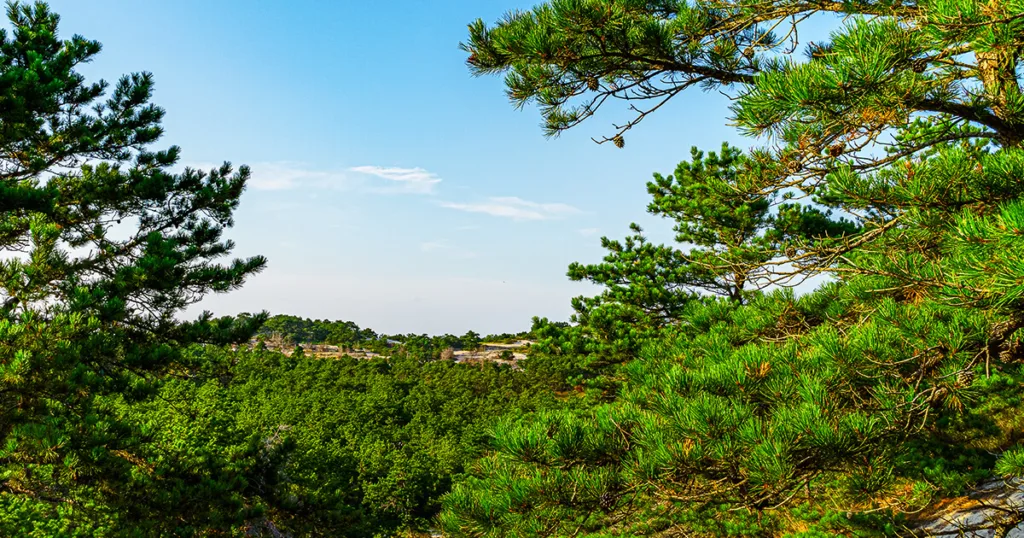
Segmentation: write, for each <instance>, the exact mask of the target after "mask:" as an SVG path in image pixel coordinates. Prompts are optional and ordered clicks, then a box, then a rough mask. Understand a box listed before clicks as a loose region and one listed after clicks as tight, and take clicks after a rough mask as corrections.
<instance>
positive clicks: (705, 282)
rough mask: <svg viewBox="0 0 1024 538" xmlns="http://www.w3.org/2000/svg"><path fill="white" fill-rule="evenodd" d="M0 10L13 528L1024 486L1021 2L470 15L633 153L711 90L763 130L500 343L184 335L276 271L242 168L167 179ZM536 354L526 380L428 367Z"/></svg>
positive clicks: (780, 510) (833, 523)
mask: <svg viewBox="0 0 1024 538" xmlns="http://www.w3.org/2000/svg"><path fill="white" fill-rule="evenodd" d="M7 16H8V19H9V21H10V28H11V29H10V30H5V31H2V32H0V437H2V439H0V535H4V536H38V537H44V536H46V537H49V536H82V537H85V536H90V537H91V536H111V537H118V536H132V537H136V536H273V537H281V536H352V537H378V536H396V535H416V534H424V533H429V532H431V531H432V529H441V531H442V532H443V533H444V536H448V537H459V536H466V537H510V536H523V537H527V536H529V537H533V536H552V537H556V536H573V537H591V538H598V537H601V538H604V537H612V536H661V537H668V536H697V537H703V536H708V537H711V536H803V537H817V536H837V535H839V536H921V535H927V533H926V532H925V531H924V530H922V524H923V523H924V522H926V521H927V519H928V518H929V517H932V518H934V514H935V513H936V510H937V509H938V508H941V507H942V506H943V505H945V504H956V503H951V502H950V501H949V499H951V498H954V497H958V496H962V495H964V494H965V493H967V492H969V491H971V489H972V488H974V487H976V486H977V485H978V484H980V483H982V482H985V481H989V480H992V479H1001V480H1004V481H1006V483H1007V484H1009V486H1011V487H1019V486H1020V484H1021V479H1022V478H1024V445H1022V444H1021V443H1022V439H1024V390H1022V389H1024V343H1022V342H1024V242H1021V240H1020V238H1021V236H1022V235H1024V198H1022V195H1024V190H1022V189H1024V187H1022V185H1024V182H1022V181H1021V178H1024V148H1021V144H1022V142H1024V94H1022V89H1021V74H1020V73H1021V71H1022V68H1024V65H1022V62H1024V3H1022V2H1021V0H985V1H978V0H936V1H929V2H894V1H862V0H850V1H844V2H830V1H813V2H807V1H804V0H780V1H778V2H761V1H759V0H699V1H688V2H684V1H677V0H655V1H649V0H648V1H639V0H549V1H547V2H545V3H542V4H540V5H539V6H537V7H536V8H534V9H532V10H529V11H519V12H514V13H510V14H509V15H508V16H506V17H505V18H503V19H502V20H500V21H498V22H497V23H495V24H493V25H488V24H486V23H484V22H482V21H477V22H475V23H472V24H470V26H469V37H468V40H467V41H466V43H464V44H463V45H462V46H463V49H464V50H465V51H466V53H467V54H468V55H469V56H468V65H469V67H470V69H471V71H472V72H473V73H476V74H481V75H487V74H502V75H504V77H505V84H506V86H507V90H508V94H509V96H510V98H511V99H512V101H513V103H514V104H516V105H519V106H522V105H525V104H533V105H537V108H538V109H539V111H540V113H541V114H542V117H543V118H544V122H545V124H544V125H545V132H546V133H547V134H549V135H553V134H557V133H559V132H562V131H564V130H566V129H572V128H575V127H576V126H577V125H579V124H581V123H582V122H585V121H587V120H588V119H590V118H592V117H595V116H596V115H597V114H598V112H599V111H600V110H601V109H602V108H603V107H604V105H606V104H608V103H611V102H614V101H615V100H623V101H624V102H626V103H628V104H629V105H630V107H631V108H630V110H631V111H632V114H633V115H632V116H631V117H630V119H628V120H627V122H626V123H624V124H622V125H619V126H616V127H614V129H613V130H612V131H611V132H610V133H609V134H608V136H607V137H605V138H603V139H601V140H599V142H607V141H610V142H612V144H613V145H614V146H618V147H622V146H624V144H625V136H626V134H627V132H628V131H629V130H630V129H633V128H642V127H640V126H639V124H640V122H641V120H643V119H644V118H645V117H646V116H647V115H649V114H654V113H661V111H663V110H667V109H661V108H660V107H661V106H662V104H663V103H664V102H666V101H667V100H669V99H673V98H675V99H684V98H685V97H684V96H685V95H686V90H688V89H692V88H694V87H696V88H699V89H702V90H705V91H713V90H719V91H723V92H725V93H727V94H728V95H730V96H732V97H733V98H734V99H735V100H734V102H733V105H732V108H731V110H730V117H729V118H723V121H730V122H732V123H733V124H735V125H736V126H737V127H738V128H739V129H740V131H741V132H742V133H744V134H748V135H752V136H755V137H756V139H757V140H758V143H759V144H761V145H760V146H759V147H755V148H752V149H749V150H746V151H744V150H741V149H739V148H736V147H733V146H730V145H728V144H723V145H720V146H717V147H707V148H693V149H692V150H691V152H690V153H689V155H688V156H685V157H686V158H685V159H684V160H683V161H682V162H680V163H679V165H678V166H677V167H676V168H675V169H674V170H673V171H671V173H670V174H666V173H665V172H667V171H660V172H659V173H655V174H654V176H653V178H652V180H651V181H650V182H649V183H648V184H647V192H648V194H649V195H650V197H651V201H650V204H649V205H648V207H647V211H648V212H649V213H650V214H652V215H655V216H658V217H660V218H663V219H666V222H668V223H669V224H670V225H671V226H672V228H673V230H674V232H675V237H674V241H673V242H671V243H668V244H654V243H652V242H651V241H650V240H649V239H648V238H647V237H646V236H645V235H644V231H643V230H642V229H641V228H640V227H639V226H637V225H633V226H631V229H630V235H628V236H626V237H625V238H624V239H621V240H620V239H612V238H607V237H606V238H602V240H601V244H602V246H603V247H604V248H605V249H606V251H607V253H606V255H605V257H604V258H603V259H602V260H599V261H591V262H581V263H574V264H572V265H571V266H570V267H569V268H568V275H567V276H568V277H569V278H570V279H572V280H586V281H590V282H593V283H596V284H599V285H601V286H602V291H601V293H600V294H598V295H596V296H594V297H579V298H576V299H574V300H573V302H572V306H573V308H574V311H575V314H574V316H573V318H572V319H571V320H569V322H561V321H552V320H549V319H543V318H535V319H534V320H533V327H532V328H531V330H530V331H529V332H526V333H520V334H503V335H489V336H481V335H480V334H477V333H475V332H473V331H469V332H467V333H466V334H464V335H462V336H455V335H440V336H428V335H416V334H406V335H384V334H379V333H377V332H375V331H373V330H371V329H367V328H362V327H360V326H359V325H357V324H356V323H353V322H349V321H327V320H312V319H308V318H303V317H299V316H290V315H278V316H273V317H271V316H269V315H268V314H266V313H259V314H241V315H238V316H234V317H225V318H214V317H213V316H212V315H210V314H204V315H203V316H201V317H200V318H199V319H197V320H195V321H188V322H182V321H180V320H179V318H180V314H181V312H182V311H183V310H184V309H185V308H186V307H188V306H189V305H192V304H194V303H196V302H197V301H199V300H200V299H202V298H203V297H204V296H206V295H208V294H210V293H220V292H228V291H231V290H234V289H236V288H238V287H239V286H241V285H243V284H244V282H245V280H246V279H247V277H249V276H251V275H252V274H254V273H256V272H258V271H260V270H262V269H263V267H264V266H265V264H266V260H264V259H263V258H262V257H253V258H249V259H240V260H230V261H227V259H226V258H227V257H228V256H229V255H230V253H231V251H232V249H233V246H234V245H233V244H232V243H231V241H230V240H228V239H226V238H225V233H226V231H227V230H228V229H229V228H230V227H231V226H232V225H233V214H234V211H235V210H236V209H237V207H238V204H239V199H240V196H241V195H242V193H243V192H244V189H245V185H246V182H247V181H248V179H249V177H250V171H249V169H248V168H247V167H244V166H242V167H238V168H237V169H236V168H234V167H232V166H231V165H229V164H225V165H223V166H221V167H218V168H215V169H212V170H208V171H199V170H192V169H186V170H185V171H183V172H181V173H176V172H172V171H171V170H172V168H173V167H174V166H175V165H176V164H177V163H178V162H179V161H180V158H181V157H180V156H181V150H179V149H178V148H177V147H176V146H169V147H167V148H165V149H158V148H155V145H156V144H157V142H158V141H159V140H160V138H161V135H162V132H163V131H162V127H161V120H162V118H163V111H162V110H161V109H160V108H159V107H157V106H155V105H154V104H152V103H151V102H150V99H151V96H152V88H153V77H152V76H151V75H150V74H148V73H139V74H132V75H128V76H125V77H123V78H122V79H120V80H119V81H118V83H116V84H114V85H112V86H111V85H108V84H107V83H105V82H102V81H98V82H87V81H86V79H85V77H83V76H82V75H81V74H79V73H78V71H77V67H78V66H79V65H80V64H82V63H83V62H87V61H89V60H90V59H91V58H93V57H95V56H96V55H97V54H98V53H99V52H100V45H99V43H98V42H95V41H91V40H88V39H86V38H84V37H81V36H77V35H74V36H73V37H71V38H70V39H62V38H60V37H59V34H58V23H59V17H58V16H57V15H56V14H54V13H52V12H51V11H50V10H49V8H48V7H47V6H46V4H44V3H41V2H37V3H33V4H28V3H17V2H14V3H10V4H9V5H8V9H7ZM822 18H833V19H834V22H835V23H836V29H835V30H834V31H833V32H832V34H831V35H830V37H829V38H828V40H827V41H824V42H817V43H813V44H812V43H801V42H800V30H801V29H803V28H806V25H808V24H810V23H813V22H814V21H816V20H820V19H822ZM646 172H647V171H642V173H646ZM629 179H630V178H623V180H624V181H625V180H629ZM637 210H638V211H639V210H641V208H637ZM820 275H826V276H828V279H827V281H826V282H825V283H824V284H822V285H820V286H818V287H817V288H816V289H814V290H813V291H808V292H807V293H803V294H796V293H795V292H793V290H792V288H791V287H789V286H792V285H793V284H795V283H798V282H802V281H805V280H806V279H808V278H810V277H813V276H820ZM521 340H528V341H529V343H530V345H529V348H528V356H527V358H525V359H522V360H517V361H515V363H514V364H503V363H499V362H486V361H485V362H479V363H475V364H460V363H457V362H455V361H452V360H445V359H446V357H447V358H451V357H452V354H453V353H454V350H456V349H457V350H460V352H463V351H465V350H475V349H477V348H479V347H480V346H482V345H483V344H484V343H496V342H505V343H509V344H512V343H516V344H518V343H519V342H520V341H521ZM269 343H273V344H274V345H273V346H271V345H268V344H269ZM313 344H323V345H330V346H337V348H338V350H339V351H338V353H337V354H336V356H332V357H329V358H327V357H320V356H317V355H316V354H315V353H309V354H307V353H305V351H304V350H305V349H306V348H311V347H312V345H313ZM367 351H370V352H377V353H376V354H370V353H365V352H367ZM355 355H359V356H360V357H361V358H358V359H357V358H354V356H355ZM1002 508H1003V509H1002V510H997V511H993V512H991V513H990V516H991V517H987V518H982V519H981V520H979V521H974V522H973V523H972V525H973V526H974V527H975V528H974V529H963V531H964V532H967V531H971V530H980V529H985V530H986V531H988V532H990V533H991V535H994V536H1007V535H1008V533H1009V532H1010V531H1011V530H1012V529H1013V528H1015V527H1017V526H1018V525H1020V524H1021V523H1022V522H1024V510H1020V508H1019V507H1012V506H1010V507H1005V506H1004V507H1002Z"/></svg>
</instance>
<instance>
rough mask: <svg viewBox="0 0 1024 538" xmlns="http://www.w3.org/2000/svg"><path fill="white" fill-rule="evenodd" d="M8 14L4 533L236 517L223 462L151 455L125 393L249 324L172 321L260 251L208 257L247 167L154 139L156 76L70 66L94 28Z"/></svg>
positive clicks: (2, 66)
mask: <svg viewBox="0 0 1024 538" xmlns="http://www.w3.org/2000/svg"><path fill="white" fill-rule="evenodd" d="M7 17H8V19H9V21H10V23H11V26H12V30H11V31H0V102H3V103H4V105H3V106H2V107H0V258H2V261H0V447H2V448H0V506H2V507H3V508H4V510H3V512H4V516H3V517H2V518H0V525H2V526H0V534H4V535H12V536H13V535H37V536H50V535H60V534H62V533H64V534H67V535H96V534H101V533H103V532H110V533H114V532H122V531H124V532H127V531H128V530H131V529H140V530H138V532H139V533H143V532H144V529H153V528H164V529H175V528H182V529H186V528H192V526H193V525H200V526H205V525H206V524H207V523H211V522H216V524H218V525H219V524H227V522H231V521H235V520H236V519H237V518H239V517H244V510H242V509H241V508H242V507H241V506H240V505H239V502H238V499H237V498H236V497H234V496H231V495H218V494H216V492H217V491H218V489H217V488H221V487H230V484H231V483H232V482H233V481H234V480H235V478H234V476H233V475H232V473H234V472H235V470H237V469H236V468H235V467H232V468H230V469H228V468H225V469H218V468H209V467H206V466H204V465H202V462H199V464H197V465H185V464H179V463H169V464H168V467H162V466H161V465H159V464H158V462H154V461H152V460H149V459H147V458H148V455H147V453H146V450H145V449H144V445H145V442H146V441H145V439H146V438H148V437H149V435H150V432H149V431H147V427H146V425H145V424H143V423H140V422H137V421H135V420H133V419H132V418H131V417H129V416H126V415H125V414H124V413H123V412H122V405H128V404H131V403H133V402H140V401H143V402H144V401H147V400H148V399H149V398H150V397H152V396H153V395H154V394H155V393H156V392H157V391H158V390H159V385H160V381H161V380H162V379H165V378H166V377H167V376H169V375H187V372H188V371H189V369H190V368H191V366H190V365H189V364H188V360H187V358H186V357H184V356H183V350H184V349H185V348H186V347H188V346H190V345H193V344H197V343H207V344H216V345H220V344H226V343H231V342H238V341H245V340H247V339H248V338H249V337H250V336H251V334H252V333H253V332H254V331H255V330H256V328H257V327H258V326H259V324H260V323H262V322H263V321H264V319H265V316H264V315H257V316H248V317H240V318H235V319H231V318H225V319H220V320H214V319H212V318H211V317H210V316H209V315H208V314H207V315H204V316H202V317H201V318H200V319H198V320H196V321H194V322H187V323H180V322H178V321H176V317H177V316H178V315H179V314H180V313H181V311H182V309H183V308H185V307H186V306H189V305H191V304H193V303H195V302H197V301H198V300H199V299H201V298H202V297H203V296H204V295H206V294H208V293H211V292H226V291H230V290H232V289H235V288H237V287H239V286H240V285H241V284H242V283H243V282H244V281H245V279H246V277H247V276H249V275H251V274H252V273H254V272H256V271H259V270H260V269H261V268H262V267H263V266H264V263H265V260H264V259H263V258H261V257H254V258H250V259H246V260H234V261H231V262H228V263H227V264H221V263H219V260H221V259H222V258H224V257H225V256H227V255H228V254H229V253H230V252H231V250H232V247H233V245H232V243H231V242H230V241H228V240H225V239H224V238H223V234H224V231H225V230H226V229H227V228H229V227H230V226H231V225H232V224H233V221H232V214H233V212H234V210H235V209H236V208H237V206H238V200H239V197H240V196H241V194H242V192H243V190H244V188H245V184H246V181H247V180H248V178H249V169H248V168H246V167H240V168H239V169H238V170H237V171H236V170H235V169H233V168H232V167H231V166H230V165H229V164H224V165H223V166H221V167H220V168H217V169H214V170H211V171H209V172H202V171H198V170H191V169H186V170H185V171H184V172H182V173H172V172H170V169H171V168H172V167H174V165H175V164H177V163H178V161H179V156H180V150H179V149H178V148H177V147H173V146H172V147H170V148H168V149H165V150H153V149H150V147H151V145H152V144H153V143H154V142H156V141H157V140H158V139H159V138H160V136H161V134H162V132H163V131H162V128H161V126H160V122H161V119H162V118H163V111H162V110H161V109H160V108H158V107H156V106H155V105H153V104H151V103H150V102H149V99H150V96H151V94H152V91H153V78H152V76H150V75H149V74H148V73H140V74H132V75H129V76H125V77H123V78H121V79H120V80H119V81H118V83H117V84H115V85H114V86H113V87H112V88H110V87H108V84H107V83H105V82H103V81H99V82H95V83H88V82H86V80H85V78H84V77H83V76H82V75H81V74H79V73H78V72H77V71H76V68H77V66H78V65H80V64H82V63H85V62H88V61H90V60H91V59H93V58H94V57H95V56H96V54H97V53H98V52H99V50H100V45H99V43H97V42H95V41H90V40H87V39H85V38H83V37H81V36H77V35H76V36H73V37H72V38H71V39H68V40H61V39H59V38H58V35H57V30H58V17H57V15H55V14H54V13H52V12H50V11H49V9H48V8H47V6H46V5H45V4H43V3H36V4H32V5H28V4H21V3H16V2H15V3H9V4H8V7H7ZM108 90H109V92H108ZM237 466H238V468H243V467H245V464H243V463H238V464H237ZM164 470H167V472H168V473H169V475H161V474H159V473H161V472H163V471H164ZM154 473H157V474H154ZM201 480H208V481H207V482H205V483H204V485H203V487H200V488H196V487H195V486H196V484H197V483H199V481H201ZM179 486H180V487H179ZM176 499H193V500H195V501H196V503H194V504H193V503H181V504H179V503H178V502H177V501H176ZM200 500H202V501H200ZM193 510H195V511H193Z"/></svg>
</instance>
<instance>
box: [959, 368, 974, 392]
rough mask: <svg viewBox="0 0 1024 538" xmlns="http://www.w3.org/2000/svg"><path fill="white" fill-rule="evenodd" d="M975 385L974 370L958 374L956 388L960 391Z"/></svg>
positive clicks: (962, 371)
mask: <svg viewBox="0 0 1024 538" xmlns="http://www.w3.org/2000/svg"><path fill="white" fill-rule="evenodd" d="M972 383H974V370H973V369H968V370H961V371H960V372H959V373H958V374H956V387H957V388H959V389H962V388H966V387H969V386H971V384H972Z"/></svg>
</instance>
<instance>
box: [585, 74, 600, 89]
mask: <svg viewBox="0 0 1024 538" xmlns="http://www.w3.org/2000/svg"><path fill="white" fill-rule="evenodd" d="M600 87H601V86H600V85H598V83H597V78H596V77H587V88H589V89H590V91H592V92H596V91H597V90H598V89H599V88H600Z"/></svg>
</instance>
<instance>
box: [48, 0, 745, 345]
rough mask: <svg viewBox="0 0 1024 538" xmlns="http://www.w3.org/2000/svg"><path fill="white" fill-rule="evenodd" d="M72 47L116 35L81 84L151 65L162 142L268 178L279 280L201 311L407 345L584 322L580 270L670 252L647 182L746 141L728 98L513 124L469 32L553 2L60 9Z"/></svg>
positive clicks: (261, 218) (211, 301) (63, 1)
mask: <svg viewBox="0 0 1024 538" xmlns="http://www.w3.org/2000/svg"><path fill="white" fill-rule="evenodd" d="M50 5H51V8H52V9H53V10H54V11H56V12H57V13H59V14H60V15H61V17H62V33H63V35H65V36H70V35H71V34H74V33H77V34H81V35H83V36H85V37H88V38H90V39H96V40H99V41H100V42H101V43H103V46H104V50H103V52H102V53H101V54H100V55H99V57H98V58H97V59H96V60H95V61H94V62H93V63H91V64H89V65H87V66H85V67H84V68H83V69H82V71H83V72H84V73H85V74H86V75H87V76H88V77H102V78H106V79H108V80H116V78H117V77H118V76H120V75H121V74H124V73H129V72H137V71H150V72H152V73H153V74H154V76H155V79H156V84H157V86H156V92H155V97H154V101H155V102H156V103H157V104H158V105H160V106H162V107H164V108H165V109H166V111H167V116H166V120H165V127H166V136H165V138H164V139H163V141H162V142H163V143H164V144H166V145H170V144H176V145H179V146H181V147H182V149H183V155H184V160H185V161H186V164H190V165H194V166H203V167H208V166H210V165H212V164H217V163H220V162H223V161H230V162H232V163H235V164H248V165H250V166H251V167H252V168H253V175H254V178H253V182H252V183H251V185H250V188H249V190H248V191H247V192H246V194H245V195H244V196H243V198H242V204H241V208H240V209H239V211H238V214H237V219H236V226H235V228H234V229H233V230H231V232H230V237H231V238H232V239H234V240H235V242H236V243H237V245H238V246H237V250H236V254H237V255H240V256H246V255H251V254H256V253H259V254H263V255H265V256H267V257H268V258H269V267H268V269H267V270H266V271H265V272H264V273H262V274H260V275H257V276H255V277H253V278H252V279H251V280H250V282H249V283H248V284H247V285H246V286H245V288H243V289H242V290H240V291H236V292H232V293H230V294H226V295H217V296H212V297H210V298H208V299H206V300H205V301H204V302H203V303H201V304H200V305H198V306H197V307H196V309H195V310H196V311H198V310H202V309H209V310H212V311H213V312H214V313H216V314H218V315H226V314H234V313H237V312H240V311H259V310H269V311H271V312H273V313H289V314H295V315H300V316H304V317H313V318H329V319H345V320H351V321H354V322H356V323H358V324H359V325H361V326H364V327H371V328H373V329H375V330H377V331H383V332H388V333H407V332H415V333H432V334H436V333H444V332H451V333H459V334H461V333H463V332H465V331H466V330H468V329H473V330H476V331H478V332H483V333H491V332H506V331H519V330H524V329H527V328H529V325H530V318H531V317H532V316H535V315H536V316H546V317H550V318H552V319H561V320H564V319H567V318H568V316H569V315H570V314H571V308H570V306H569V300H570V298H571V297H572V296H575V295H580V294H592V293H594V292H596V291H597V289H596V288H594V287H592V286H590V285H588V284H581V283H572V282H569V281H568V279H567V278H566V276H565V272H566V268H567V266H568V264H569V263H571V262H573V261H598V260H600V258H601V256H602V255H603V251H602V249H601V248H600V236H601V235H608V236H610V237H621V236H623V235H625V234H626V233H627V231H628V230H627V226H628V224H629V223H630V222H634V221H635V222H638V223H640V224H641V225H644V226H645V227H647V228H648V229H649V230H650V231H651V232H652V233H651V236H652V237H653V238H654V239H656V240H667V239H669V238H670V234H669V233H668V232H669V228H668V226H667V224H665V223H659V222H657V221H655V220H653V219H651V218H650V217H648V216H647V215H645V213H644V208H645V207H646V204H647V194H646V191H645V187H644V185H645V183H646V182H647V181H648V180H649V179H650V177H651V174H652V173H653V172H655V171H657V172H662V173H669V172H671V171H672V170H673V169H674V167H675V164H676V163H677V162H678V161H679V160H681V159H683V158H685V157H687V156H688V155H689V148H690V147H691V146H694V145H697V146H700V147H702V148H705V149H712V150H713V149H716V148H718V147H719V145H720V144H721V142H722V141H723V140H728V141H730V142H732V143H734V144H737V145H739V146H740V147H749V146H751V145H753V144H754V142H753V141H749V140H743V139H742V138H741V137H740V136H739V135H738V134H737V133H736V131H735V130H733V129H732V128H730V127H728V126H727V119H726V116H727V108H726V107H727V105H728V100H727V99H726V98H725V97H723V96H722V95H720V94H717V93H701V92H699V91H696V90H695V91H691V92H688V93H686V94H684V95H683V96H682V97H680V98H677V99H676V100H675V101H674V102H672V103H670V104H669V105H668V106H666V107H664V108H663V109H662V110H661V111H659V113H658V114H657V115H653V116H651V117H649V118H648V119H646V120H645V121H644V123H643V124H642V125H641V126H640V127H638V128H637V129H634V131H633V132H631V133H630V134H629V136H628V137H627V140H626V147H625V148H624V149H621V150H620V149H616V148H614V147H612V146H611V145H610V144H606V145H601V146H599V145H597V144H594V143H593V142H592V141H591V140H590V137H592V136H598V135H601V134H607V133H608V132H609V129H610V126H611V124H612V123H613V122H615V121H617V120H622V119H624V118H626V117H627V116H626V114H625V112H624V110H623V109H622V108H609V109H608V110H607V111H604V112H603V113H602V114H600V115H599V116H598V117H597V118H594V119H592V120H591V121H589V122H587V123H586V124H584V125H583V126H581V127H579V128H577V129H575V130H574V131H572V132H569V133H566V134H564V135H562V136H561V137H560V138H556V139H546V138H544V136H543V135H542V132H541V129H540V127H539V124H540V117H539V115H538V114H537V112H536V110H533V109H529V108H527V109H525V110H521V111H520V110H515V109H514V108H513V107H512V106H511V105H510V104H509V102H508V100H507V98H506V97H505V94H504V92H503V86H502V83H501V80H500V78H497V77H488V78H473V77H472V76H470V74H469V72H468V70H467V69H466V67H465V64H464V60H465V54H464V53H463V52H462V51H460V50H459V48H458V44H459V42H460V41H462V40H464V39H465V38H466V24H467V23H469V22H470V21H472V20H474V19H476V18H483V19H484V20H485V21H488V22H493V21H495V20H497V19H498V18H499V17H500V16H501V15H502V14H503V13H505V12H506V11H508V10H510V9H516V8H520V9H526V8H529V7H531V6H532V5H533V2H520V1H516V0H458V1H444V2H426V1H415V0H396V1H392V2H352V1H328V0H319V1H315V0H292V1H289V2H281V1H268V0H249V1H244V2H243V1H240V0H218V1H209V0H206V1H199V0H176V1H173V2H171V1H160V2H157V1H147V2H140V1H137V0H133V1H129V0H90V1H89V2H82V1H81V0H51V2H50Z"/></svg>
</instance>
